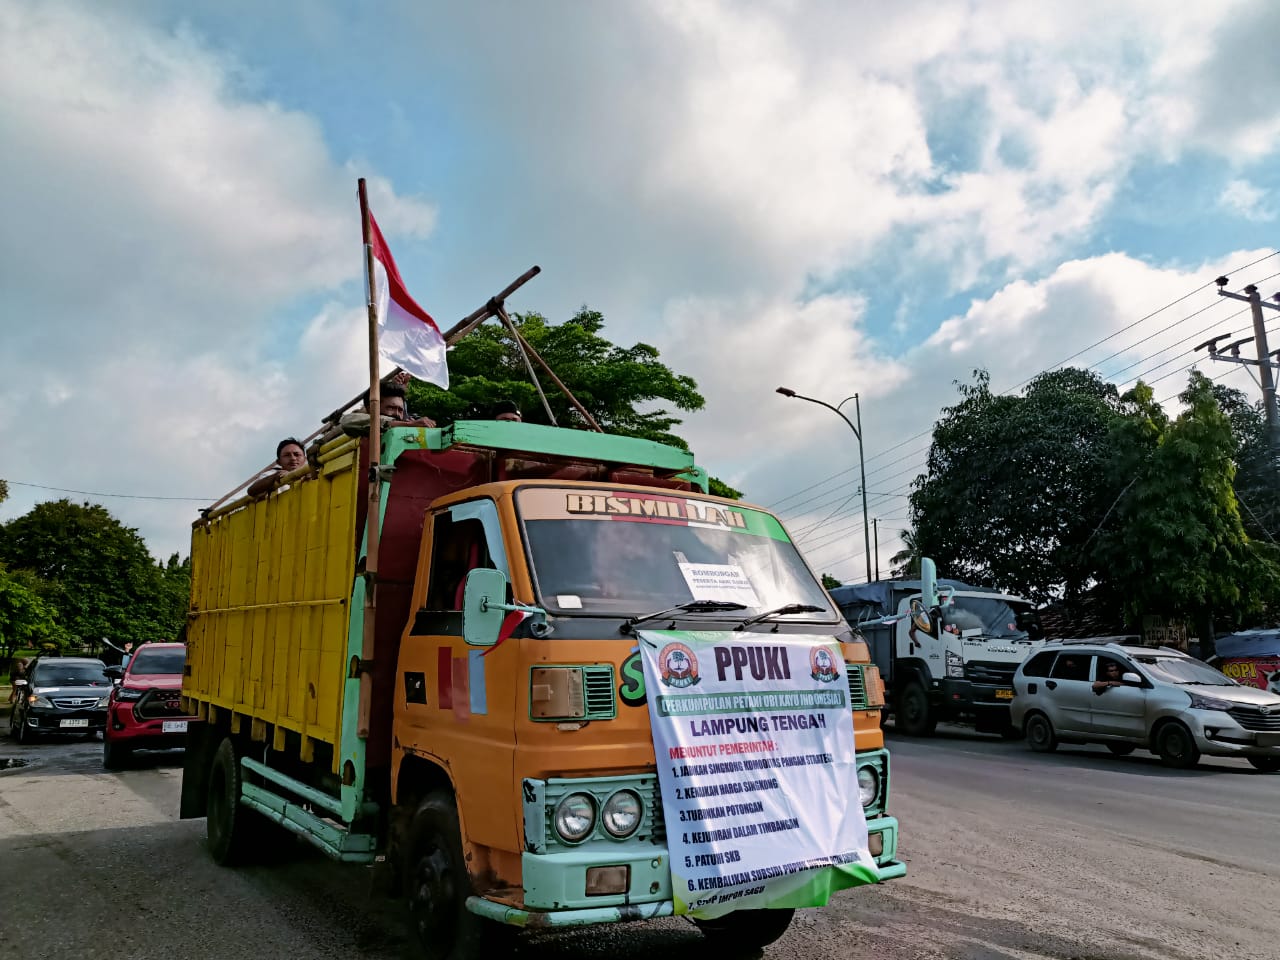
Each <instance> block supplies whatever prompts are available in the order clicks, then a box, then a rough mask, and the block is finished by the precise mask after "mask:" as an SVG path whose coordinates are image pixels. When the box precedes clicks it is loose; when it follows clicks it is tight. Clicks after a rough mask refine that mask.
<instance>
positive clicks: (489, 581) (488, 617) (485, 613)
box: [462, 567, 508, 647]
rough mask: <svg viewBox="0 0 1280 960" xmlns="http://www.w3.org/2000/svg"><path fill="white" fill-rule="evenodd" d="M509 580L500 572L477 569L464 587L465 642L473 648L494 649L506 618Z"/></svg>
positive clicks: (463, 633) (463, 616)
mask: <svg viewBox="0 0 1280 960" xmlns="http://www.w3.org/2000/svg"><path fill="white" fill-rule="evenodd" d="M507 606H508V604H507V578H506V577H505V576H504V575H503V573H502V571H501V570H494V569H492V568H489V567H477V568H476V569H475V570H472V571H471V572H470V573H468V574H467V579H466V584H465V586H464V587H463V588H462V639H463V640H465V641H466V642H467V643H468V644H469V645H470V646H473V647H492V646H493V645H494V644H495V643H497V642H498V632H499V631H500V630H501V629H502V620H503V618H504V617H505V616H506V609H505V608H506V607H507Z"/></svg>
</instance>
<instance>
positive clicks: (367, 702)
mask: <svg viewBox="0 0 1280 960" xmlns="http://www.w3.org/2000/svg"><path fill="white" fill-rule="evenodd" d="M358 193H359V196H360V230H361V233H362V235H363V237H364V270H365V293H366V299H367V303H366V306H367V308H368V315H369V510H368V513H367V515H366V519H365V561H364V637H363V641H362V644H361V648H360V659H361V660H362V661H364V669H362V670H361V671H360V704H359V708H358V711H357V714H356V736H357V737H360V738H361V739H365V738H367V737H368V736H369V716H370V714H371V712H372V705H373V674H372V673H371V672H370V671H371V670H372V663H373V660H374V658H375V652H376V651H375V647H376V641H377V633H376V628H377V612H378V610H377V604H378V598H377V592H378V541H379V534H380V533H381V529H380V528H381V525H382V510H381V506H382V471H381V470H380V469H379V468H380V467H381V466H382V396H381V393H382V390H381V387H382V383H381V381H380V380H379V378H378V298H377V291H376V290H375V288H374V266H373V242H372V231H371V230H370V227H369V195H368V193H367V191H366V189H365V182H364V177H361V178H360V180H359V185H358Z"/></svg>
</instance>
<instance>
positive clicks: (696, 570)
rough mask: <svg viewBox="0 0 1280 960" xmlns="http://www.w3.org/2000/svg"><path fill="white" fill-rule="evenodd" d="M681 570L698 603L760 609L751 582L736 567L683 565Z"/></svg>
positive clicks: (727, 564)
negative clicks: (720, 602)
mask: <svg viewBox="0 0 1280 960" xmlns="http://www.w3.org/2000/svg"><path fill="white" fill-rule="evenodd" d="M679 566H680V572H681V573H682V574H683V575H684V581H685V583H687V584H688V585H689V592H690V593H692V594H693V599H695V600H724V601H727V602H730V603H740V604H742V605H743V606H744V607H758V606H760V599H759V597H757V596H756V591H755V589H754V588H753V587H752V586H751V581H750V580H748V579H747V575H746V573H744V572H743V570H742V568H741V567H740V566H738V565H737V564H736V563H682V564H680V565H679Z"/></svg>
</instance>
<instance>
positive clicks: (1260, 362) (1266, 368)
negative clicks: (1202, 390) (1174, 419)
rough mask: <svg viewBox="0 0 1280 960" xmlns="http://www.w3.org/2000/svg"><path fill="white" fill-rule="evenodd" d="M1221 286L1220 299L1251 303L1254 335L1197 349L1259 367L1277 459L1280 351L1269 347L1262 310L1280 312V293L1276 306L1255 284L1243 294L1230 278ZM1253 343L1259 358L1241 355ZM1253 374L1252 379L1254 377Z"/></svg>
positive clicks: (1227, 360) (1226, 360)
mask: <svg viewBox="0 0 1280 960" xmlns="http://www.w3.org/2000/svg"><path fill="white" fill-rule="evenodd" d="M1214 282H1215V283H1216V284H1217V285H1218V296H1220V297H1229V298H1230V299H1232V300H1241V301H1243V302H1245V303H1247V304H1249V308H1250V311H1251V312H1252V314H1253V336H1252V337H1245V338H1243V339H1241V340H1236V341H1233V342H1232V343H1229V344H1227V345H1226V346H1225V347H1221V348H1220V347H1219V346H1218V341H1219V340H1226V339H1229V338H1230V337H1231V334H1229V333H1227V334H1223V335H1222V336H1218V337H1214V338H1213V339H1211V340H1206V341H1205V342H1204V343H1202V344H1200V345H1199V346H1198V347H1196V350H1202V349H1204V348H1205V347H1208V348H1209V356H1210V358H1211V359H1214V360H1221V361H1223V362H1224V363H1240V364H1244V365H1245V366H1246V367H1257V368H1258V376H1257V377H1255V378H1254V382H1255V383H1257V384H1258V386H1259V387H1260V388H1261V389H1262V411H1263V414H1264V415H1265V416H1266V419H1267V433H1268V435H1269V436H1270V438H1271V447H1272V450H1273V452H1274V453H1275V455H1276V456H1277V457H1280V410H1278V409H1277V405H1276V381H1275V377H1274V375H1273V374H1272V372H1271V371H1272V368H1273V367H1274V368H1276V369H1280V350H1276V351H1274V352H1273V351H1272V350H1271V349H1270V348H1269V347H1268V346H1267V329H1266V326H1265V324H1264V322H1263V315H1262V308H1263V307H1269V308H1271V309H1272V310H1280V293H1277V294H1275V295H1274V296H1273V297H1272V298H1271V299H1272V300H1273V301H1275V302H1274V303H1269V302H1267V301H1264V300H1263V299H1262V297H1261V296H1260V295H1259V294H1258V288H1257V287H1256V286H1254V285H1253V284H1252V283H1251V284H1249V285H1248V286H1247V287H1245V288H1244V292H1243V293H1232V292H1231V291H1229V290H1228V289H1227V288H1226V287H1227V284H1228V283H1229V282H1230V281H1229V280H1228V279H1227V278H1226V277H1218V279H1217V280H1215V281H1214ZM1250 340H1252V341H1253V342H1254V343H1255V344H1256V345H1257V354H1258V359H1256V360H1251V359H1249V358H1248V357H1242V356H1240V348H1241V347H1242V346H1244V345H1245V344H1246V343H1248V342H1249V341H1250ZM1252 375H1253V374H1252V371H1250V376H1252Z"/></svg>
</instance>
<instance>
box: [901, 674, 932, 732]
mask: <svg viewBox="0 0 1280 960" xmlns="http://www.w3.org/2000/svg"><path fill="white" fill-rule="evenodd" d="M895 723H896V724H897V726H898V728H899V729H900V730H901V731H902V732H903V733H905V734H907V735H908V736H911V737H927V736H929V735H930V734H931V733H933V731H934V729H935V728H936V727H937V726H938V719H937V717H935V716H934V715H933V710H932V709H931V708H930V706H929V694H928V693H926V692H925V689H924V687H922V686H920V684H918V683H908V684H907V685H906V686H905V687H904V688H903V689H902V694H901V696H899V697H898V709H897V711H896V718H895Z"/></svg>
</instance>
